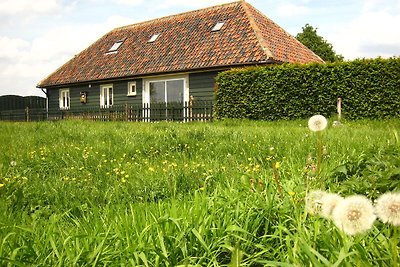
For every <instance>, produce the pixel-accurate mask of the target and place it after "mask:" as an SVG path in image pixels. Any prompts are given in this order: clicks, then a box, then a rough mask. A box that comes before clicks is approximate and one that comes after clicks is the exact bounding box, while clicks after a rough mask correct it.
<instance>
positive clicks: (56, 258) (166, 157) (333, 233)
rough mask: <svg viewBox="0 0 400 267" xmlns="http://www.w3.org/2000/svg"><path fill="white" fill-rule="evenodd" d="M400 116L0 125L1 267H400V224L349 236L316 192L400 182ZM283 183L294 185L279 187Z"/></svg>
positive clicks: (363, 190)
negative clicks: (310, 197) (310, 124)
mask: <svg viewBox="0 0 400 267" xmlns="http://www.w3.org/2000/svg"><path fill="white" fill-rule="evenodd" d="M399 134H400V121H399V120H388V121H358V122H347V123H345V124H344V125H343V126H341V127H336V128H335V127H328V129H327V130H325V131H324V132H323V133H322V143H323V145H324V148H323V154H322V164H321V174H320V176H319V177H318V175H317V174H316V173H315V171H314V169H313V168H312V167H311V166H314V165H315V162H316V134H315V133H313V132H310V131H309V129H308V128H307V121H306V120H304V121H291V122H288V121H280V122H253V121H230V120H228V121H218V122H213V123H186V124H176V123H167V122H165V123H155V124H151V123H124V122H104V123H102V122H88V121H59V122H41V123H6V122H0V147H1V151H0V265H1V266H7V265H8V266H395V265H396V264H399V263H398V262H399V261H398V259H397V258H398V257H397V255H398V254H399V246H398V229H397V228H398V227H397V228H395V227H393V226H390V225H387V224H383V223H381V222H380V221H379V220H377V221H376V222H375V224H374V227H373V229H372V230H370V231H368V232H366V233H364V234H360V235H355V236H347V235H346V234H344V233H342V232H341V231H340V230H339V229H337V228H336V227H335V226H334V224H333V223H332V222H330V221H329V220H326V219H323V218H320V217H316V216H310V215H309V214H307V213H306V212H305V211H304V206H305V205H304V198H305V196H306V193H307V192H308V191H309V190H312V189H316V188H320V189H324V190H327V191H330V192H335V193H340V194H341V195H342V196H346V195H351V194H363V195H366V196H367V197H369V198H370V199H372V200H373V199H375V198H376V197H378V196H379V194H381V193H383V192H385V191H389V190H399V182H398V181H399V180H400V141H399ZM275 179H277V180H278V181H279V183H280V185H281V186H282V189H283V191H282V195H280V194H279V191H278V187H277V184H276V182H275Z"/></svg>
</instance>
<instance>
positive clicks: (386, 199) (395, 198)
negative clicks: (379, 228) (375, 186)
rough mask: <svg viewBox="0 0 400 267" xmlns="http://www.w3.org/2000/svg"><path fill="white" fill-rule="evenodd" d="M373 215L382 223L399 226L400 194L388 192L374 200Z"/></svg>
mask: <svg viewBox="0 0 400 267" xmlns="http://www.w3.org/2000/svg"><path fill="white" fill-rule="evenodd" d="M375 213H376V215H378V218H379V219H380V220H381V221H382V222H384V223H390V224H392V225H394V226H400V192H398V193H395V192H388V193H385V194H383V195H381V196H380V197H379V198H378V199H377V200H376V205H375Z"/></svg>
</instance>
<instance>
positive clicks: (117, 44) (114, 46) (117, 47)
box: [108, 40, 124, 52]
mask: <svg viewBox="0 0 400 267" xmlns="http://www.w3.org/2000/svg"><path fill="white" fill-rule="evenodd" d="M123 42H124V41H122V40H121V41H117V42H115V43H114V44H113V45H112V46H111V47H110V49H108V52H115V51H118V49H119V48H120V46H121V45H122V43H123Z"/></svg>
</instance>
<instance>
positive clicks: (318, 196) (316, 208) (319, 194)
mask: <svg viewBox="0 0 400 267" xmlns="http://www.w3.org/2000/svg"><path fill="white" fill-rule="evenodd" d="M326 194H327V193H326V192H324V191H321V190H314V191H310V192H309V193H308V194H307V196H306V198H305V202H306V211H307V212H308V213H309V214H312V215H320V214H321V209H322V198H323V197H324V196H325V195H326Z"/></svg>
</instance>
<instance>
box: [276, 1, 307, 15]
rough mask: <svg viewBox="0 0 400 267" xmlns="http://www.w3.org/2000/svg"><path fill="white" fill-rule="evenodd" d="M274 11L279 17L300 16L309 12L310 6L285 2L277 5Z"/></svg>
mask: <svg viewBox="0 0 400 267" xmlns="http://www.w3.org/2000/svg"><path fill="white" fill-rule="evenodd" d="M276 12H277V14H278V16H281V17H291V16H302V15H307V14H308V13H310V8H309V7H307V6H304V5H296V4H291V3H285V4H282V5H279V6H278V8H277V11H276Z"/></svg>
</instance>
